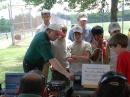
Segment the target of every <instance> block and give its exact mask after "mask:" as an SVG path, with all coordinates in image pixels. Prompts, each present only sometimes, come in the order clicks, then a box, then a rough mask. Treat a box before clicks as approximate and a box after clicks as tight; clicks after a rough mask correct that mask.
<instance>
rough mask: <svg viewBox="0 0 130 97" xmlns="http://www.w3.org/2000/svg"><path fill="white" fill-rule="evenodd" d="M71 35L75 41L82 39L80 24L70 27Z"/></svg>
mask: <svg viewBox="0 0 130 97" xmlns="http://www.w3.org/2000/svg"><path fill="white" fill-rule="evenodd" d="M72 32H73V37H74V41H75V42H81V41H82V33H83V30H82V28H81V27H80V26H75V27H73V29H72Z"/></svg>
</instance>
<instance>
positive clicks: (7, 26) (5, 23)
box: [0, 17, 11, 33]
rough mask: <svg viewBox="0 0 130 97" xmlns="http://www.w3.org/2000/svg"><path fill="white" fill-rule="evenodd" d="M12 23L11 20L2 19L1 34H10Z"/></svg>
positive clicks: (0, 24)
mask: <svg viewBox="0 0 130 97" xmlns="http://www.w3.org/2000/svg"><path fill="white" fill-rule="evenodd" d="M10 29H11V28H10V23H9V20H6V19H4V18H3V17H2V18H1V19H0V32H2V33H4V32H10Z"/></svg>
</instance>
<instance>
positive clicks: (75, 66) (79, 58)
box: [68, 26, 92, 73]
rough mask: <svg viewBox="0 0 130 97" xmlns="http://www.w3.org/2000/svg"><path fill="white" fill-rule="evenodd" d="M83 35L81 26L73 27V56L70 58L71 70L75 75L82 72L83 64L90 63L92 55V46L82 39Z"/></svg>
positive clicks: (71, 49) (71, 50)
mask: <svg viewBox="0 0 130 97" xmlns="http://www.w3.org/2000/svg"><path fill="white" fill-rule="evenodd" d="M82 34H83V31H82V28H81V27H80V26H75V27H73V36H74V42H73V43H72V45H71V46H70V52H71V56H70V57H68V61H69V62H70V70H71V71H72V72H73V73H77V72H81V71H82V64H83V63H89V59H90V55H91V50H92V48H91V44H90V43H89V42H85V41H84V40H83V39H82V37H83V36H82Z"/></svg>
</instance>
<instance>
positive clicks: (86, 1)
mask: <svg viewBox="0 0 130 97" xmlns="http://www.w3.org/2000/svg"><path fill="white" fill-rule="evenodd" d="M24 1H25V2H26V3H27V4H34V5H39V4H42V3H43V6H42V8H46V9H51V8H52V7H53V4H55V3H56V0H24ZM63 1H67V2H68V3H69V7H70V8H71V9H74V8H76V7H77V6H78V5H80V11H83V10H85V9H86V8H92V7H94V5H96V4H97V3H98V2H97V1H98V0H63Z"/></svg>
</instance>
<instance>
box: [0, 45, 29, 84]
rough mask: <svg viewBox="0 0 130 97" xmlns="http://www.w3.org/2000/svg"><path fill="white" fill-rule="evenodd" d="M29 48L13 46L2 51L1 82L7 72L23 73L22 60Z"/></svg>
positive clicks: (0, 56) (0, 63)
mask: <svg viewBox="0 0 130 97" xmlns="http://www.w3.org/2000/svg"><path fill="white" fill-rule="evenodd" d="M26 49H27V47H18V46H11V47H9V48H6V49H1V50H0V82H3V81H4V75H5V73H7V72H23V69H22V60H23V57H24V54H25V51H26Z"/></svg>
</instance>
